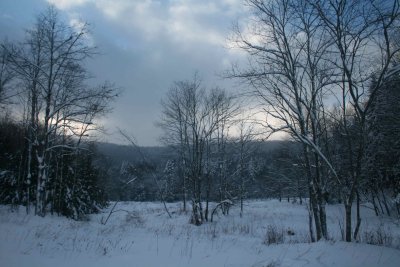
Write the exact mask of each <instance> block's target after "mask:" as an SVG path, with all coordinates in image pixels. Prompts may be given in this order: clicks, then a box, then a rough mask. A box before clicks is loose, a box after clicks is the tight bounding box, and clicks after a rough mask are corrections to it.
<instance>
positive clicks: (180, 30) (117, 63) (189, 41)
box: [0, 0, 248, 146]
mask: <svg viewBox="0 0 400 267" xmlns="http://www.w3.org/2000/svg"><path fill="white" fill-rule="evenodd" d="M48 3H52V4H54V5H55V6H56V7H57V9H58V10H59V13H60V15H61V16H62V18H63V19H64V20H65V21H67V22H69V23H76V22H79V21H86V22H88V23H90V25H91V29H92V32H91V42H93V44H94V45H96V46H97V47H98V48H99V50H100V52H101V55H99V56H97V57H96V58H95V59H93V60H91V61H90V62H89V63H88V66H89V67H88V68H89V70H90V72H91V73H92V74H93V75H94V76H96V77H97V79H98V81H99V82H101V81H104V80H109V81H111V82H114V83H115V84H116V85H117V86H118V87H120V88H122V89H123V94H122V96H121V97H120V98H119V99H118V100H117V101H116V102H115V103H114V104H113V107H114V111H113V113H112V114H110V115H108V117H107V118H106V119H105V120H104V122H103V124H104V126H105V127H106V129H107V131H108V133H109V134H111V135H110V136H108V137H106V138H103V140H106V141H111V142H118V135H117V134H116V133H115V132H116V128H117V127H119V128H122V129H125V130H126V131H128V132H130V133H131V134H133V135H134V136H135V137H136V139H137V142H138V143H139V144H140V145H146V146H149V145H157V144H158V138H159V137H160V135H161V130H160V129H158V128H157V127H156V126H155V122H156V121H157V120H158V119H159V117H160V115H161V114H160V100H161V98H162V97H163V96H164V95H165V93H166V91H167V90H168V88H169V87H170V85H171V84H172V83H173V81H176V80H186V79H190V78H191V77H193V74H194V72H195V71H198V72H199V74H200V76H201V77H202V79H203V81H204V85H206V86H207V87H213V86H220V87H224V88H225V89H227V90H232V91H235V90H238V88H234V86H232V84H233V83H232V81H227V80H224V79H222V78H220V77H219V76H218V75H216V74H219V73H221V72H223V71H224V70H226V69H228V68H229V67H230V64H231V63H232V62H236V61H240V60H243V59H244V56H243V54H242V53H241V52H240V51H238V50H232V49H228V48H227V47H228V46H229V45H228V41H227V38H228V36H229V35H230V33H231V28H232V24H233V23H234V22H235V21H237V20H238V19H242V18H244V17H246V16H247V14H248V12H247V11H246V9H245V7H244V6H243V1H242V0H218V1H215V0H201V1H199V0H159V1H156V0H97V1H96V0H47V1H46V0H1V1H0V37H1V38H2V39H3V38H5V37H7V38H8V39H9V40H18V39H21V38H22V37H23V35H24V29H26V28H29V27H30V25H32V23H33V21H34V20H35V16H36V14H38V13H39V12H41V11H44V10H45V8H46V5H48Z"/></svg>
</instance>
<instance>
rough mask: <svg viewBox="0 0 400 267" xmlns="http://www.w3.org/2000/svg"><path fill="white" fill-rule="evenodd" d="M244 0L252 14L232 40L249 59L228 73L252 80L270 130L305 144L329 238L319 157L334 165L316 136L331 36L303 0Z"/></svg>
mask: <svg viewBox="0 0 400 267" xmlns="http://www.w3.org/2000/svg"><path fill="white" fill-rule="evenodd" d="M246 3H247V4H248V5H249V6H250V7H252V9H253V11H254V17H255V20H254V23H251V24H250V25H248V28H247V29H246V30H242V29H239V28H237V29H236V34H235V39H234V40H235V41H236V44H237V46H238V47H240V48H241V49H243V50H245V51H247V52H248V54H249V61H250V63H249V67H248V69H244V70H241V69H237V68H234V69H233V70H232V72H231V74H230V75H229V76H230V77H233V78H239V79H242V80H244V81H247V82H248V84H249V85H250V86H251V88H252V89H253V90H252V92H251V93H252V95H253V96H255V97H256V99H258V100H259V101H260V103H261V105H262V108H263V110H264V111H265V113H266V114H267V116H268V117H269V119H272V120H271V121H269V120H268V119H267V122H266V124H264V126H265V127H267V128H268V129H269V130H270V131H271V133H273V132H277V131H284V132H287V133H289V134H290V135H291V136H292V137H293V138H294V139H295V140H297V141H299V142H300V143H301V144H302V145H303V157H304V161H305V166H306V169H307V175H308V183H309V195H310V208H311V212H312V214H313V216H314V223H315V226H316V233H317V240H319V239H320V238H322V237H324V238H327V237H328V231H327V227H326V214H325V199H324V197H323V195H324V191H325V184H326V181H325V179H324V177H323V176H321V167H322V164H321V162H325V163H326V164H327V165H328V166H329V167H330V169H331V171H332V172H333V173H334V172H335V170H334V169H333V167H332V166H331V165H330V162H329V161H328V159H327V158H326V157H325V155H324V154H323V152H322V150H321V149H320V138H321V136H322V132H323V130H324V129H323V125H322V124H321V121H322V117H323V105H324V103H323V97H324V95H325V94H327V87H328V86H329V85H330V84H331V82H332V81H331V80H332V73H333V71H332V69H330V66H329V65H326V64H325V62H324V61H323V59H324V55H325V53H326V51H327V49H328V47H329V45H330V43H331V41H330V40H329V39H328V38H327V35H326V34H325V31H324V30H323V29H321V27H320V24H319V23H318V21H317V15H316V11H315V8H313V6H311V5H310V4H308V2H307V1H291V0H284V1H275V0H273V1H263V0H248V1H246ZM246 32H250V33H251V34H250V35H249V36H247V35H246ZM311 236H312V240H314V237H313V235H311Z"/></svg>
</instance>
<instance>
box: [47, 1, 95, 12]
mask: <svg viewBox="0 0 400 267" xmlns="http://www.w3.org/2000/svg"><path fill="white" fill-rule="evenodd" d="M47 2H48V3H50V4H52V5H54V6H55V7H57V8H58V9H61V10H68V9H71V8H75V7H77V6H81V5H84V4H86V3H87V2H90V0H47Z"/></svg>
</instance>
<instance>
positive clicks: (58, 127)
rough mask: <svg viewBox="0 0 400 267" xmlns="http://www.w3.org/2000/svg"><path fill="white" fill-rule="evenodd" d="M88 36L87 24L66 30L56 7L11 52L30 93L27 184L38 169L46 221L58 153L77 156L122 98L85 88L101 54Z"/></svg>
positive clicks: (40, 209)
mask: <svg viewBox="0 0 400 267" xmlns="http://www.w3.org/2000/svg"><path fill="white" fill-rule="evenodd" d="M87 35H88V29H87V25H86V24H84V25H82V26H81V27H80V28H79V29H77V28H74V27H72V26H68V25H65V24H64V23H63V22H62V21H61V20H60V18H59V16H58V14H57V12H56V10H55V8H54V7H49V8H48V9H47V10H46V11H45V12H44V13H41V14H40V15H39V16H38V17H37V21H36V24H35V25H34V27H33V28H32V29H31V30H29V31H27V36H26V39H25V42H24V43H23V44H21V45H20V46H14V47H13V48H11V49H9V50H8V52H9V55H10V63H11V66H12V69H13V70H14V71H15V73H17V75H18V76H19V79H20V81H21V83H22V84H23V85H24V86H25V88H26V90H25V96H26V110H27V111H28V112H27V113H28V114H29V118H28V121H29V123H28V132H29V134H28V137H27V139H28V160H27V178H26V183H27V185H28V187H29V186H30V184H31V182H32V173H33V170H32V168H33V167H34V166H36V168H37V170H36V173H37V177H36V190H35V192H36V196H35V204H36V206H35V213H36V214H38V215H41V216H44V215H45V211H46V205H47V203H48V200H47V197H48V195H49V192H48V191H47V189H48V182H49V180H50V179H54V177H50V173H49V170H50V168H51V162H52V159H53V157H54V155H53V154H54V151H56V150H57V149H60V148H62V149H67V150H69V151H75V152H74V153H77V148H78V147H79V144H80V143H81V140H82V138H83V137H85V136H87V135H88V132H90V131H92V130H94V129H95V119H96V118H97V117H98V116H101V115H103V114H104V113H105V112H107V111H108V110H109V108H108V102H109V101H110V100H112V99H113V98H114V97H115V96H116V95H117V93H116V90H115V88H114V86H113V85H112V84H109V83H105V84H104V85H101V86H98V87H89V86H87V85H86V84H85V81H86V80H88V78H89V75H88V73H87V71H86V70H85V68H83V65H82V61H83V60H85V59H87V58H89V57H91V56H92V55H93V54H94V52H95V51H94V48H93V47H91V46H89V45H88V43H87ZM60 136H63V138H62V140H63V141H62V142H61V143H60ZM72 136H74V138H75V139H74V140H76V142H67V141H66V139H65V137H68V139H69V140H72V139H71V138H72ZM33 158H34V159H33ZM74 187H75V186H74V185H72V188H71V190H72V191H74ZM30 191H31V190H30V189H28V190H27V202H28V203H27V207H29V203H30V199H31V197H30Z"/></svg>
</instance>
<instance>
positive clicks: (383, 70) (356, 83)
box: [310, 0, 400, 241]
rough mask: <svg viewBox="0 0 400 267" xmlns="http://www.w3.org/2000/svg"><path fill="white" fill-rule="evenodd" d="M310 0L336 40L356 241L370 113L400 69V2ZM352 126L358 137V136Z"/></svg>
mask: <svg viewBox="0 0 400 267" xmlns="http://www.w3.org/2000/svg"><path fill="white" fill-rule="evenodd" d="M310 3H311V4H312V5H313V7H315V8H316V10H317V12H318V17H319V21H320V24H321V25H322V26H323V27H324V29H325V30H326V32H327V34H328V36H329V38H330V39H331V40H332V41H333V43H332V45H331V46H330V51H329V52H330V53H331V54H334V55H336V56H335V58H334V60H331V61H330V63H331V64H332V66H333V67H335V69H336V71H337V77H339V79H338V81H337V83H336V84H335V85H336V86H335V88H336V89H337V99H338V100H339V106H340V107H341V110H340V111H341V119H340V120H341V123H340V126H341V130H342V134H343V138H344V140H345V150H346V154H347V155H346V157H345V158H344V161H345V162H341V163H340V164H341V165H343V164H344V165H346V166H348V169H347V170H348V171H347V173H345V174H343V175H342V176H341V177H340V182H339V185H340V187H341V194H342V198H343V200H344V205H345V210H346V215H345V221H346V230H345V238H346V241H351V240H352V235H353V233H352V219H351V208H352V204H353V202H354V200H355V198H356V197H357V196H358V195H359V192H358V188H359V182H360V176H361V166H362V161H363V155H364V151H365V136H366V131H367V129H366V117H367V114H368V112H369V110H370V107H371V103H373V101H374V99H375V95H376V94H377V91H378V89H379V88H380V87H381V86H382V85H383V83H384V82H385V81H386V80H387V79H388V78H389V77H390V76H392V75H393V74H395V73H397V72H398V67H395V68H394V67H393V65H392V63H393V62H394V60H395V55H396V54H397V53H398V52H399V48H398V46H397V47H396V46H393V45H392V44H393V39H394V38H395V37H396V31H397V29H398V26H399V22H400V20H399V16H400V2H399V1H397V0H393V1H375V0H368V1H352V0H339V1H336V0H335V1H333V0H326V1H310ZM372 79H374V83H372V88H371V87H370V86H371V82H372ZM368 91H369V92H370V93H369V94H367V92H368ZM352 131H355V133H354V134H355V135H356V136H358V138H353V136H354V134H353V135H352V134H351V132H352ZM337 169H340V166H338V167H337ZM357 202H358V203H359V200H358V201H357ZM357 208H358V209H357V223H356V228H355V231H354V235H353V237H354V238H357V235H358V231H359V227H360V224H361V217H360V212H359V205H357Z"/></svg>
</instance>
